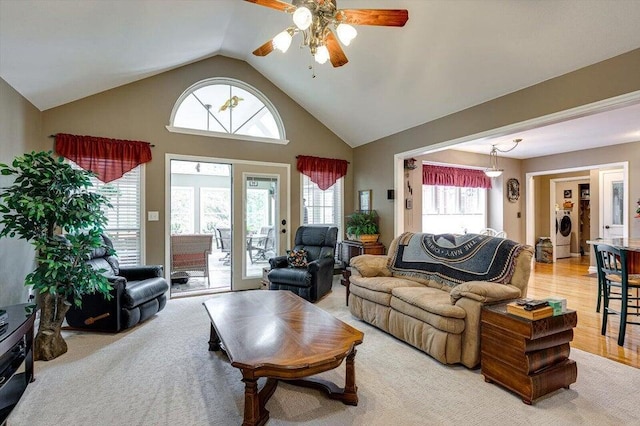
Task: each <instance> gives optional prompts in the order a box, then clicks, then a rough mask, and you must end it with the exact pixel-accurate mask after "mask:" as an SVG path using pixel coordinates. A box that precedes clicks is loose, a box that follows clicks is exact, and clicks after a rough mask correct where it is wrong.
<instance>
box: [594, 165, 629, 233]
mask: <svg viewBox="0 0 640 426" xmlns="http://www.w3.org/2000/svg"><path fill="white" fill-rule="evenodd" d="M600 176H601V178H600V181H601V182H602V191H601V195H602V198H601V201H600V206H601V209H600V211H601V215H600V226H601V229H600V236H601V237H602V238H604V239H610V238H621V237H623V236H624V228H625V209H624V206H625V204H626V203H625V193H626V191H625V185H624V173H623V171H622V170H605V171H602V172H600Z"/></svg>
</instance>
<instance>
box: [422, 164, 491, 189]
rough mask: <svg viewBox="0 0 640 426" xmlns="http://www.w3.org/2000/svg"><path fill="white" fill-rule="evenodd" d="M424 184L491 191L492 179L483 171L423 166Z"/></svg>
mask: <svg viewBox="0 0 640 426" xmlns="http://www.w3.org/2000/svg"><path fill="white" fill-rule="evenodd" d="M422 184H423V185H440V186H458V187H461V188H487V189H489V188H491V178H490V177H489V176H487V175H485V174H484V172H483V171H482V170H475V169H463V168H460V167H444V166H432V165H429V164H423V165H422Z"/></svg>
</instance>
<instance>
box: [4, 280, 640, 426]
mask: <svg viewBox="0 0 640 426" xmlns="http://www.w3.org/2000/svg"><path fill="white" fill-rule="evenodd" d="M207 297H211V296H204V297H193V298H184V299H178V300H171V301H169V302H168V303H167V306H166V308H165V309H164V310H163V311H162V312H160V313H159V314H158V315H156V316H155V317H153V318H152V319H150V320H149V321H147V322H145V323H143V324H142V325H140V326H137V327H135V328H133V329H132V330H129V331H126V332H124V333H120V334H116V335H109V334H98V333H78V332H68V333H67V342H68V344H69V352H68V353H67V354H65V355H63V356H62V357H60V358H58V359H56V360H53V361H49V362H37V363H36V381H35V382H34V383H32V384H30V385H29V387H28V388H27V390H26V392H25V394H24V396H23V398H22V399H21V401H20V403H19V404H18V406H17V407H16V409H15V410H14V411H13V413H12V414H11V416H10V418H9V421H8V424H9V425H13V426H27V425H28V426H38V425H60V424H64V425H67V426H71V425H95V426H99V425H150V426H151V425H153V426H157V425H185V426H186V425H189V426H193V425H203V426H204V425H239V424H241V423H242V412H243V406H244V399H243V397H244V386H243V384H242V382H241V381H240V379H241V375H240V372H239V371H238V370H237V369H235V368H233V367H231V366H230V365H229V363H228V360H227V359H226V357H225V356H224V355H222V354H220V353H217V352H209V351H208V350H207V348H208V345H207V341H208V338H209V320H208V317H207V314H206V312H205V310H204V308H203V306H202V302H203V301H204V300H206V299H207ZM213 297H215V296H213ZM344 299H345V293H344V287H342V286H341V285H340V284H339V283H338V280H337V278H336V280H335V282H334V286H333V291H332V292H331V293H330V294H329V295H328V296H327V297H325V298H324V299H323V300H321V301H320V302H319V303H318V306H320V307H321V308H323V309H325V310H327V311H329V312H331V313H332V314H334V315H335V316H337V317H338V318H340V319H342V320H343V321H345V322H347V323H349V324H351V325H353V326H355V327H357V328H358V329H360V330H362V331H363V332H364V335H365V337H364V343H363V344H362V345H360V346H358V352H357V355H356V382H357V385H358V395H359V398H360V402H359V404H358V406H357V407H351V406H347V405H343V404H342V403H341V402H339V401H333V400H330V399H328V398H326V397H325V395H324V394H322V393H320V392H318V391H315V390H312V389H304V388H298V387H294V386H291V385H287V384H281V385H279V386H278V388H277V390H276V392H275V394H274V395H273V397H272V398H271V399H270V400H269V402H268V403H267V409H268V410H269V411H270V413H271V415H270V417H271V418H270V421H269V423H268V424H269V425H294V424H308V425H390V424H393V425H403V426H404V425H495V424H497V423H508V424H510V425H531V424H535V425H573V424H575V425H584V424H589V425H621V424H628V425H631V424H636V425H637V424H640V414H639V412H638V409H637V406H638V392H637V387H638V383H640V370H639V369H636V368H632V367H628V366H625V365H623V364H619V363H616V362H613V361H610V360H607V359H604V358H601V357H598V356H595V355H592V354H589V353H586V352H582V351H579V350H576V349H572V351H571V358H573V359H574V360H576V362H577V364H578V381H577V382H576V383H575V384H574V385H572V386H571V389H569V390H566V389H562V390H559V391H556V392H554V393H552V394H550V395H547V396H545V397H543V398H541V399H539V400H537V401H536V402H535V404H534V405H533V406H528V405H525V404H523V403H522V401H521V399H520V398H519V397H518V396H517V395H515V394H513V393H511V392H509V391H507V390H505V389H503V388H501V387H499V386H497V385H494V384H489V383H485V382H484V380H483V377H482V375H481V374H480V371H479V370H469V369H467V368H465V367H461V366H454V367H451V366H444V365H442V364H440V363H439V362H437V361H435V360H434V359H433V358H431V357H429V356H427V355H425V354H424V353H422V352H420V351H418V350H416V349H414V348H413V347H411V346H409V345H407V344H405V343H403V342H401V341H399V340H397V339H395V338H393V337H391V336H389V335H388V334H386V333H384V332H382V331H380V330H378V329H376V328H374V327H371V326H369V325H367V324H365V323H363V322H361V321H359V320H356V319H354V318H353V317H352V316H351V314H350V313H349V311H348V308H347V307H345V304H344ZM344 375H345V371H344V365H342V366H340V367H339V368H337V369H336V370H332V371H330V372H327V373H323V374H322V376H323V377H325V378H327V379H329V380H332V381H334V382H336V383H338V384H343V383H344Z"/></svg>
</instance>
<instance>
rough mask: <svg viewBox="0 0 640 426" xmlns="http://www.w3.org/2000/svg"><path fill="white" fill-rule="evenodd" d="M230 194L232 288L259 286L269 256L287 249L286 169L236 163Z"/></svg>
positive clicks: (278, 166)
mask: <svg viewBox="0 0 640 426" xmlns="http://www.w3.org/2000/svg"><path fill="white" fill-rule="evenodd" d="M233 193H234V194H235V196H234V203H233V204H234V206H235V209H234V210H233V225H232V227H233V232H232V235H233V244H232V256H231V259H232V264H233V268H232V271H233V279H232V290H234V291H235V290H249V289H256V288H260V286H261V283H260V281H261V278H262V273H263V269H264V268H265V267H268V266H269V259H270V258H271V257H274V256H276V255H279V254H282V253H284V251H285V249H287V248H289V215H290V211H289V210H290V207H289V194H290V188H289V168H288V167H287V166H285V165H278V164H259V165H258V164H243V163H238V164H236V165H234V168H233Z"/></svg>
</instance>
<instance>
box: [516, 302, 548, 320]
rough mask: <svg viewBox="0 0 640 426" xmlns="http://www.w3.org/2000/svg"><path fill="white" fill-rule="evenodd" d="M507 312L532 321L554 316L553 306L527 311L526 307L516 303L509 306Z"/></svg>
mask: <svg viewBox="0 0 640 426" xmlns="http://www.w3.org/2000/svg"><path fill="white" fill-rule="evenodd" d="M507 312H508V313H510V314H513V315H517V316H519V317H522V318H527V319H530V320H537V319H542V318H547V317H551V316H553V308H552V307H551V306H542V307H540V308H538V309H533V310H527V309H525V307H524V306H521V305H518V304H517V303H516V302H512V303H508V304H507Z"/></svg>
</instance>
